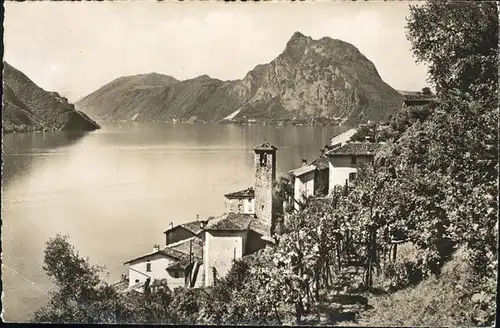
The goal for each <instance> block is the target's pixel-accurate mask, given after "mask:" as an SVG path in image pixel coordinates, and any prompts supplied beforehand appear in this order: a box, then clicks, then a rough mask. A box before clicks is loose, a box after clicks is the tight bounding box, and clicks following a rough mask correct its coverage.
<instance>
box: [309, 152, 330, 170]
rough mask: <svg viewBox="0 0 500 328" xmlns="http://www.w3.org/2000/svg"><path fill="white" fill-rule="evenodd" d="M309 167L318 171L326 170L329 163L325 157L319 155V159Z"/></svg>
mask: <svg viewBox="0 0 500 328" xmlns="http://www.w3.org/2000/svg"><path fill="white" fill-rule="evenodd" d="M311 165H314V166H316V168H317V169H318V170H324V169H327V168H328V165H329V161H328V158H327V157H326V156H323V155H321V156H320V157H318V158H316V159H315V160H314V161H313V162H312V163H311Z"/></svg>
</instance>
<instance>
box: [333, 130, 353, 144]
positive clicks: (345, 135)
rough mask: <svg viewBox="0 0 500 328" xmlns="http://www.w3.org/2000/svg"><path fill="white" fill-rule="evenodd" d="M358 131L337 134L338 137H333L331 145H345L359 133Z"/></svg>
mask: <svg viewBox="0 0 500 328" xmlns="http://www.w3.org/2000/svg"><path fill="white" fill-rule="evenodd" d="M357 131H358V130H357V129H349V130H347V131H345V132H342V133H340V134H337V135H336V136H334V137H332V138H331V139H330V143H331V144H336V143H344V142H346V141H349V140H350V139H351V137H352V136H353V135H354V134H355V133H356V132H357Z"/></svg>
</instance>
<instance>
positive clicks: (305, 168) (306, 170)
mask: <svg viewBox="0 0 500 328" xmlns="http://www.w3.org/2000/svg"><path fill="white" fill-rule="evenodd" d="M314 170H316V166H314V165H306V166H302V167H299V168H297V169H294V170H291V171H290V173H291V174H292V175H294V176H296V177H299V176H301V175H304V174H306V173H309V172H312V171H314Z"/></svg>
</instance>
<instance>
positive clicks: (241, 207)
mask: <svg viewBox="0 0 500 328" xmlns="http://www.w3.org/2000/svg"><path fill="white" fill-rule="evenodd" d="M242 210H243V205H241V204H239V205H238V213H241V211H242Z"/></svg>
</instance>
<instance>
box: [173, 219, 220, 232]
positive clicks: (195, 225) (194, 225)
mask: <svg viewBox="0 0 500 328" xmlns="http://www.w3.org/2000/svg"><path fill="white" fill-rule="evenodd" d="M210 220H212V217H209V218H208V219H206V220H196V221H191V222H187V223H182V224H179V225H176V226H175V227H172V228H170V229H167V230H166V231H165V232H163V233H166V232H167V231H170V230H174V229H178V228H181V227H182V228H184V229H186V230H188V231H190V232H192V233H193V234H195V235H198V234H199V233H200V232H201V231H202V230H203V229H202V228H201V223H202V222H210Z"/></svg>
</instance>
